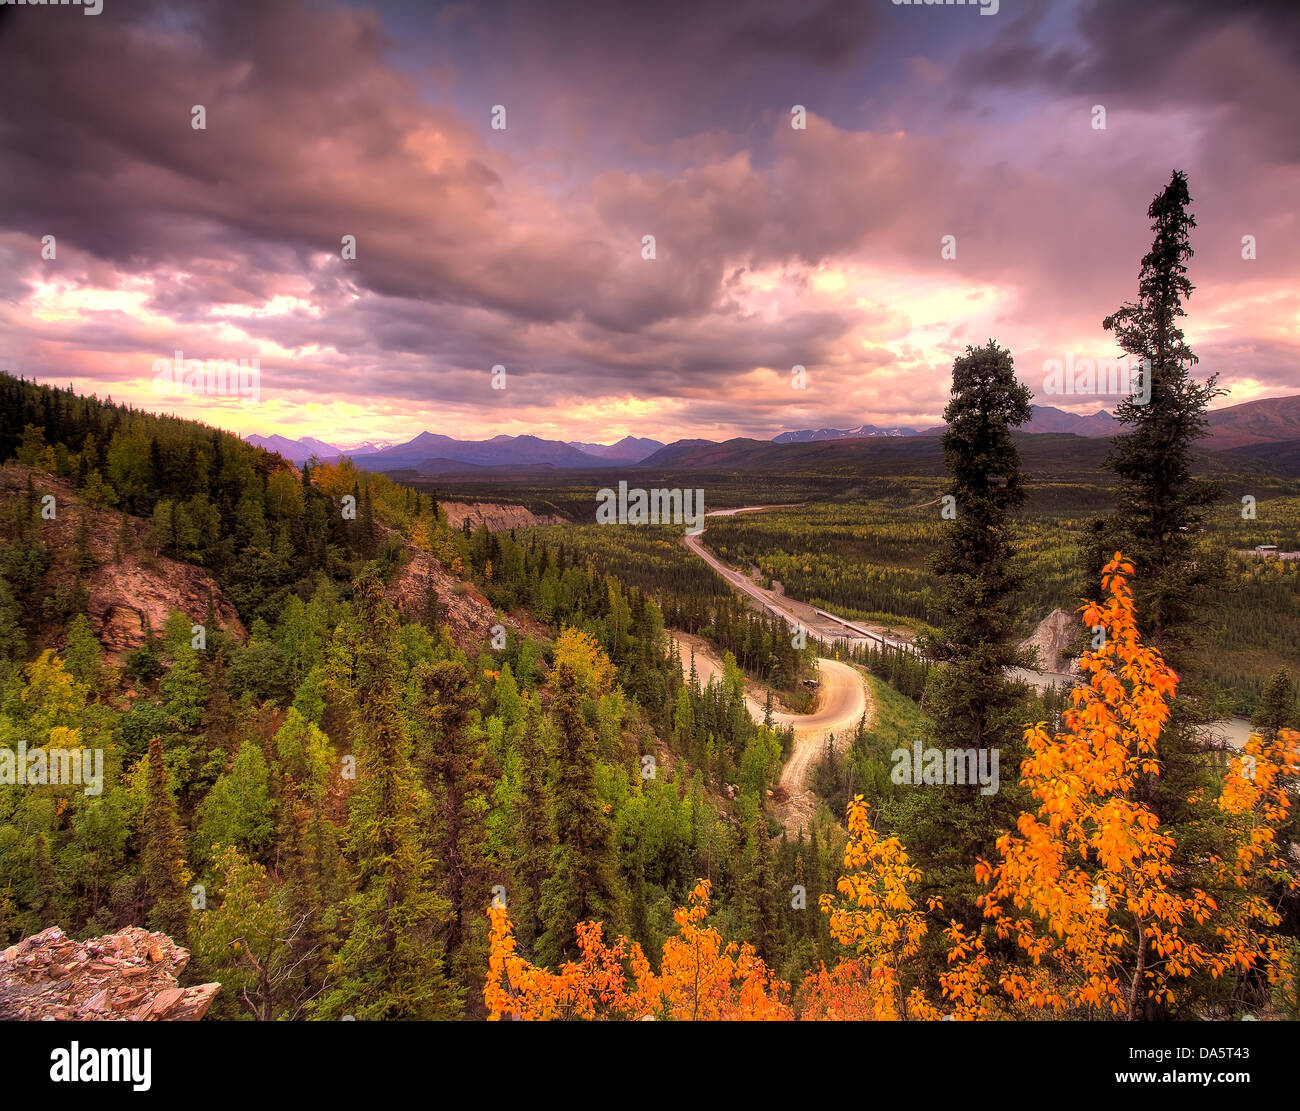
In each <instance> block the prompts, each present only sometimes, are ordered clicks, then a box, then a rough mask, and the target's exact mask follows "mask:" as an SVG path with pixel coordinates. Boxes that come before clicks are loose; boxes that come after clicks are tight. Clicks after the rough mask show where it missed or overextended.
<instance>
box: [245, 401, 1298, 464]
mask: <svg viewBox="0 0 1300 1111" xmlns="http://www.w3.org/2000/svg"><path fill="white" fill-rule="evenodd" d="M1030 413H1031V417H1030V421H1029V423H1028V424H1027V425H1025V426H1024V427H1022V428H1021V429H1019V432H1020V433H1028V434H1030V435H1037V434H1042V435H1072V436H1079V437H1082V438H1085V439H1100V438H1104V437H1108V436H1113V435H1115V434H1116V433H1118V432H1119V431H1121V426H1120V424H1119V422H1118V421H1117V420H1116V419H1115V417H1114V416H1113V415H1112V414H1111V413H1109V412H1107V411H1106V410H1104V409H1099V410H1097V411H1096V412H1095V413H1084V414H1080V413H1070V412H1067V411H1066V410H1064V409H1058V408H1056V407H1055V406H1054V405H1033V406H1031V407H1030ZM942 431H943V425H937V426H934V427H932V428H925V429H921V430H919V431H918V430H917V429H915V428H911V427H908V426H896V427H889V428H886V427H881V426H879V425H873V424H862V425H858V426H857V427H856V428H817V429H811V428H805V429H799V430H795V431H790V432H782V433H780V434H779V435H778V436H775V437H773V438H772V439H771V440H756V439H752V438H749V437H737V438H735V439H731V440H726V441H723V442H721V443H719V442H718V441H716V440H706V439H687V440H676V441H674V442H673V443H670V444H664V443H662V442H660V441H659V440H655V439H651V438H649V437H645V436H624V437H623V438H622V439H621V440H619V441H618V442H617V443H614V444H593V443H583V442H581V441H571V442H568V443H565V442H563V441H560V440H547V439H543V438H541V437H539V436H531V435H524V436H506V435H501V436H493V437H492V438H491V439H489V440H458V439H456V438H455V437H452V436H444V435H440V434H437V433H433V432H421V433H420V434H419V435H418V436H416V437H415V438H414V439H412V440H408V441H407V442H406V443H403V444H391V445H390V444H383V443H365V444H361V445H359V446H358V447H356V448H351V449H347V450H344V449H341V448H338V447H335V446H334V445H332V444H328V443H326V442H325V441H323V440H317V439H313V438H312V437H310V436H304V437H302V438H301V439H298V440H291V439H289V438H287V437H285V436H279V435H275V436H256V435H254V436H246V437H244V438H245V440H247V442H248V443H250V444H254V445H255V446H258V447H264V448H266V450H267V451H274V452H277V453H279V454H280V455H282V456H284V458H286V459H288V460H290V461H291V462H293V463H295V464H297V465H299V466H301V465H302V464H303V463H305V462H306V461H307V460H308V459H309V458H311V457H312V456H313V455H314V456H316V457H317V458H318V459H321V460H324V461H331V460H334V459H338V458H339V457H340V456H343V455H346V456H349V457H350V458H353V459H362V458H364V459H365V460H366V466H367V468H368V469H370V470H382V471H413V472H416V473H421V474H447V473H454V472H455V471H457V470H464V471H466V472H469V471H478V470H487V469H491V468H495V469H499V470H504V469H509V468H511V467H531V468H544V469H549V468H555V469H560V470H571V469H572V470H576V469H579V468H589V469H595V468H600V467H609V466H615V467H631V466H641V465H646V466H665V465H675V464H678V463H681V462H684V461H686V460H687V459H689V460H690V461H691V462H690V465H692V466H707V465H718V466H722V465H726V464H727V463H728V462H739V461H741V460H742V459H743V460H745V461H746V462H752V461H753V460H754V459H755V458H758V457H761V456H763V455H764V454H765V453H764V451H763V450H762V449H763V448H765V447H768V448H770V447H787V446H791V445H797V444H809V445H817V444H826V445H831V444H836V443H846V442H847V443H852V442H855V441H884V440H891V441H892V440H906V439H910V438H917V437H920V438H932V437H934V436H937V435H938V434H939V433H941V432H942ZM1297 442H1300V394H1297V395H1295V396H1292V397H1273V398H1263V399H1261V400H1259V401H1246V402H1243V403H1241V404H1240V405H1230V406H1227V407H1226V408H1223V409H1216V410H1214V411H1213V412H1211V413H1210V415H1209V434H1208V435H1207V437H1206V439H1205V440H1204V441H1203V444H1204V446H1205V447H1207V448H1210V449H1212V450H1214V451H1234V450H1240V451H1242V452H1243V454H1247V455H1250V456H1253V457H1256V458H1261V459H1266V458H1267V457H1268V454H1269V453H1268V451H1267V449H1266V447H1265V446H1264V445H1268V444H1279V445H1280V444H1287V445H1289V446H1288V450H1289V451H1294V445H1295V444H1296V443H1297ZM1251 449H1253V450H1251Z"/></svg>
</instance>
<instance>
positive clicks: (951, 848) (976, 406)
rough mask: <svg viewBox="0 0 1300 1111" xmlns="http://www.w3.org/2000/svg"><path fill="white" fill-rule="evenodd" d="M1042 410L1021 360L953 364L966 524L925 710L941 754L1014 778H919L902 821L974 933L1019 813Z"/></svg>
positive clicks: (949, 459) (955, 527) (960, 504)
mask: <svg viewBox="0 0 1300 1111" xmlns="http://www.w3.org/2000/svg"><path fill="white" fill-rule="evenodd" d="M1030 399H1031V394H1030V392H1029V390H1028V388H1027V387H1025V386H1024V385H1023V384H1021V383H1020V382H1018V381H1017V380H1016V377H1015V370H1014V366H1013V363H1012V359H1011V354H1010V352H1009V351H1006V350H1005V349H1003V348H1001V347H999V346H998V345H997V343H995V342H994V341H993V340H989V342H988V343H987V344H986V345H985V346H983V347H980V348H978V349H976V348H971V347H968V348H967V349H966V354H965V355H964V356H962V357H960V358H958V359H957V360H955V361H954V363H953V373H952V399H951V400H950V401H949V403H948V407H947V409H946V410H945V411H944V420H945V421H947V425H948V426H947V429H946V430H945V432H944V435H943V455H944V463H945V466H946V468H947V471H948V477H949V486H948V491H947V492H948V493H949V494H950V495H951V496H952V498H953V499H954V502H950V503H948V504H949V505H950V506H951V507H952V508H953V510H954V511H955V516H953V517H951V518H950V523H948V524H947V526H946V529H945V534H944V538H943V542H942V545H941V547H940V549H939V551H938V552H936V553H935V554H934V555H933V556H932V557H931V566H932V567H933V568H934V570H935V571H936V572H937V573H938V574H939V575H940V576H941V579H942V583H943V587H942V593H941V595H940V599H939V606H938V609H939V621H938V624H937V630H936V632H935V634H934V635H933V636H926V637H922V638H920V642H921V651H922V653H923V654H924V655H926V656H928V657H930V658H931V659H932V660H934V661H935V662H936V664H938V665H939V666H936V667H935V668H933V669H932V670H931V672H930V675H929V679H928V682H927V686H926V691H925V695H924V699H925V701H924V704H925V707H926V709H927V710H928V711H929V713H930V716H931V718H932V719H933V723H934V724H933V731H934V738H935V744H936V745H937V746H938V748H939V749H958V750H967V749H974V750H975V751H976V753H977V754H980V753H983V752H985V751H986V750H988V751H989V752H990V755H989V756H988V757H987V759H988V760H990V761H991V759H992V752H994V751H996V752H997V755H998V760H999V768H1000V769H1001V768H1006V769H1007V772H1006V773H1000V780H1001V782H1000V790H999V792H998V794H996V795H992V796H989V795H985V794H982V793H981V788H980V786H979V785H978V784H966V785H964V786H963V785H957V784H951V785H947V784H934V785H931V784H926V785H921V784H920V779H919V777H920V769H919V768H915V769H913V774H914V778H913V780H912V786H911V787H909V788H908V789H907V792H906V794H905V795H904V796H903V799H902V800H901V802H900V804H899V809H898V814H899V816H900V820H901V822H902V828H903V829H904V830H905V831H906V832H905V834H904V835H903V839H904V842H905V843H906V844H907V845H908V846H909V848H910V849H911V850H912V851H913V852H914V853H915V855H916V858H917V862H918V865H919V866H920V867H921V868H922V870H923V871H924V873H925V875H926V877H927V881H928V882H930V883H932V884H933V885H934V886H935V887H936V888H937V889H938V890H939V891H940V892H942V893H943V894H944V895H945V896H946V899H945V905H947V906H948V908H949V910H950V911H951V912H953V913H955V914H957V915H958V916H959V917H961V918H963V919H964V920H965V921H966V923H967V924H968V925H973V924H974V923H976V922H977V921H978V920H979V912H978V910H977V909H976V908H975V899H976V897H977V894H978V892H977V889H976V885H975V883H974V880H973V878H972V868H973V866H974V863H975V860H976V859H977V857H979V856H980V855H982V854H984V855H986V854H987V853H989V852H991V851H992V848H993V841H994V839H995V838H996V836H997V832H998V830H999V829H1002V828H1007V827H1009V826H1010V825H1011V824H1012V823H1013V822H1014V820H1015V815H1016V813H1017V811H1018V807H1017V805H1016V801H1017V792H1016V791H1015V790H1014V783H1013V777H1014V773H1013V771H1012V769H1014V768H1016V767H1018V766H1019V756H1020V752H1021V751H1022V742H1021V734H1022V732H1023V727H1024V721H1023V712H1021V710H1020V702H1021V695H1020V693H1019V692H1018V691H1017V689H1016V688H1015V686H1013V684H1012V683H1011V681H1010V680H1009V679H1008V677H1007V672H1008V670H1009V669H1010V668H1014V667H1018V666H1023V665H1025V664H1026V663H1028V662H1029V660H1028V658H1027V656H1026V654H1025V653H1024V652H1022V651H1021V650H1020V649H1019V648H1018V647H1017V637H1016V633H1017V622H1018V620H1019V617H1020V607H1019V604H1018V593H1019V591H1020V589H1021V587H1022V585H1023V576H1022V575H1021V573H1020V572H1019V570H1018V568H1017V566H1016V564H1015V562H1014V560H1013V554H1012V543H1013V540H1014V529H1013V525H1012V520H1011V515H1012V513H1013V512H1014V511H1015V510H1016V509H1018V508H1019V507H1020V506H1022V505H1023V504H1024V502H1025V498H1026V490H1025V480H1024V476H1023V474H1022V473H1021V470H1020V451H1019V448H1017V446H1016V443H1015V441H1014V439H1012V434H1011V431H1012V429H1013V428H1016V427H1018V426H1019V425H1021V424H1024V423H1025V422H1026V421H1028V420H1029V418H1030ZM891 662H892V665H893V667H894V669H895V671H894V674H893V682H894V683H895V684H902V683H903V681H904V680H903V678H902V674H903V672H902V669H903V668H904V666H905V661H904V660H903V658H902V653H894V654H893V657H892V661H891ZM977 759H978V756H977Z"/></svg>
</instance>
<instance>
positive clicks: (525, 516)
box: [438, 501, 564, 532]
mask: <svg viewBox="0 0 1300 1111" xmlns="http://www.w3.org/2000/svg"><path fill="white" fill-rule="evenodd" d="M438 504H439V505H440V506H442V508H443V509H445V510H446V511H447V523H448V524H449V525H451V527H452V528H460V527H461V526H462V525H463V524H464V523H465V520H466V519H467V518H468V520H469V527H470V528H472V529H473V528H478V526H479V525H484V524H485V525H487V527H488V531H489V532H505V531H507V530H508V529H512V528H532V527H534V526H535V525H562V524H564V518H563V517H561V516H560V515H559V514H557V513H541V514H538V513H534V512H533V511H532V510H531V509H525V508H524V507H523V506H522V505H497V504H495V503H493V502H463V501H440V502H439V503H438Z"/></svg>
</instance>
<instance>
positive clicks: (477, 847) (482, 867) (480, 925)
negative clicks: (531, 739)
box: [412, 660, 499, 1015]
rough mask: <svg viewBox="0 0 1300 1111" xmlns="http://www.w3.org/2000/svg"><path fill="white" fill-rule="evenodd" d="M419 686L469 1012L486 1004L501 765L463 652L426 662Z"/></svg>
mask: <svg viewBox="0 0 1300 1111" xmlns="http://www.w3.org/2000/svg"><path fill="white" fill-rule="evenodd" d="M412 678H413V681H414V685H415V689H416V721H417V744H416V757H417V760H418V762H419V766H420V768H421V770H422V772H423V773H424V776H425V784H426V786H427V788H428V790H429V794H430V796H431V798H432V801H433V814H432V822H431V829H432V832H433V836H434V851H435V853H436V855H437V860H438V863H437V865H436V867H435V874H436V875H437V877H438V879H439V890H440V893H441V894H442V896H443V897H444V898H445V899H446V900H447V902H448V904H449V914H448V919H447V933H446V935H445V938H446V946H447V954H448V957H449V959H450V963H451V967H452V969H453V971H454V972H455V975H456V978H457V980H458V981H459V983H460V984H461V986H462V987H463V988H464V989H465V998H466V1000H467V1004H468V1007H469V1012H468V1013H469V1014H471V1015H473V1014H475V1013H476V1012H477V1011H478V1010H481V1005H482V996H483V991H482V987H483V984H482V977H483V969H485V968H486V967H487V952H488V941H487V926H488V920H487V909H488V892H489V890H490V888H491V886H492V883H493V866H492V862H491V861H490V860H489V859H488V856H487V817H488V811H489V810H490V808H491V805H492V793H493V789H494V787H495V785H496V780H497V776H498V775H499V769H498V768H497V767H496V763H495V761H494V760H493V759H492V758H491V756H490V755H489V753H488V751H487V746H486V743H485V742H486V734H485V733H484V731H483V729H482V727H481V725H480V724H479V711H478V693H477V691H476V690H475V688H474V685H473V682H472V681H471V680H470V676H469V672H468V671H467V670H466V669H465V665H464V664H463V663H461V662H460V661H459V660H439V661H438V662H437V663H428V662H425V663H421V664H419V665H417V667H416V668H415V672H414V675H413V676H412Z"/></svg>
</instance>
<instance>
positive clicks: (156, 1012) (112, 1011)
mask: <svg viewBox="0 0 1300 1111" xmlns="http://www.w3.org/2000/svg"><path fill="white" fill-rule="evenodd" d="M189 960H190V953H189V950H188V949H182V948H181V947H180V946H179V945H177V944H176V943H175V942H174V941H172V939H171V938H170V937H168V936H167V935H166V934H155V933H150V932H149V931H148V930H142V929H140V927H138V926H130V927H128V928H127V929H125V930H121V931H120V932H118V933H115V934H105V935H104V936H103V937H95V938H91V939H90V940H89V941H73V940H72V939H71V938H69V937H68V936H67V935H66V934H64V932H63V931H62V930H61V929H59V927H58V926H51V927H50V928H49V929H48V930H42V931H41V932H40V933H38V934H33V935H32V936H31V937H27V938H24V939H23V940H22V941H20V942H18V944H16V945H11V946H9V948H7V949H4V950H0V1020H13V1019H80V1020H84V1019H93V1020H97V1019H123V1020H127V1021H136V1022H153V1021H157V1020H161V1019H167V1020H176V1021H195V1020H197V1019H200V1018H202V1017H203V1016H204V1015H205V1014H206V1013H207V1010H208V1008H209V1007H210V1006H211V1005H212V1000H213V999H214V998H215V997H216V994H217V992H218V991H220V990H221V985H220V984H199V985H197V986H194V987H188V988H183V987H180V986H178V984H177V983H176V978H177V977H178V976H179V975H180V974H181V972H183V971H184V969H185V966H186V965H187V964H188V963H189Z"/></svg>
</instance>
